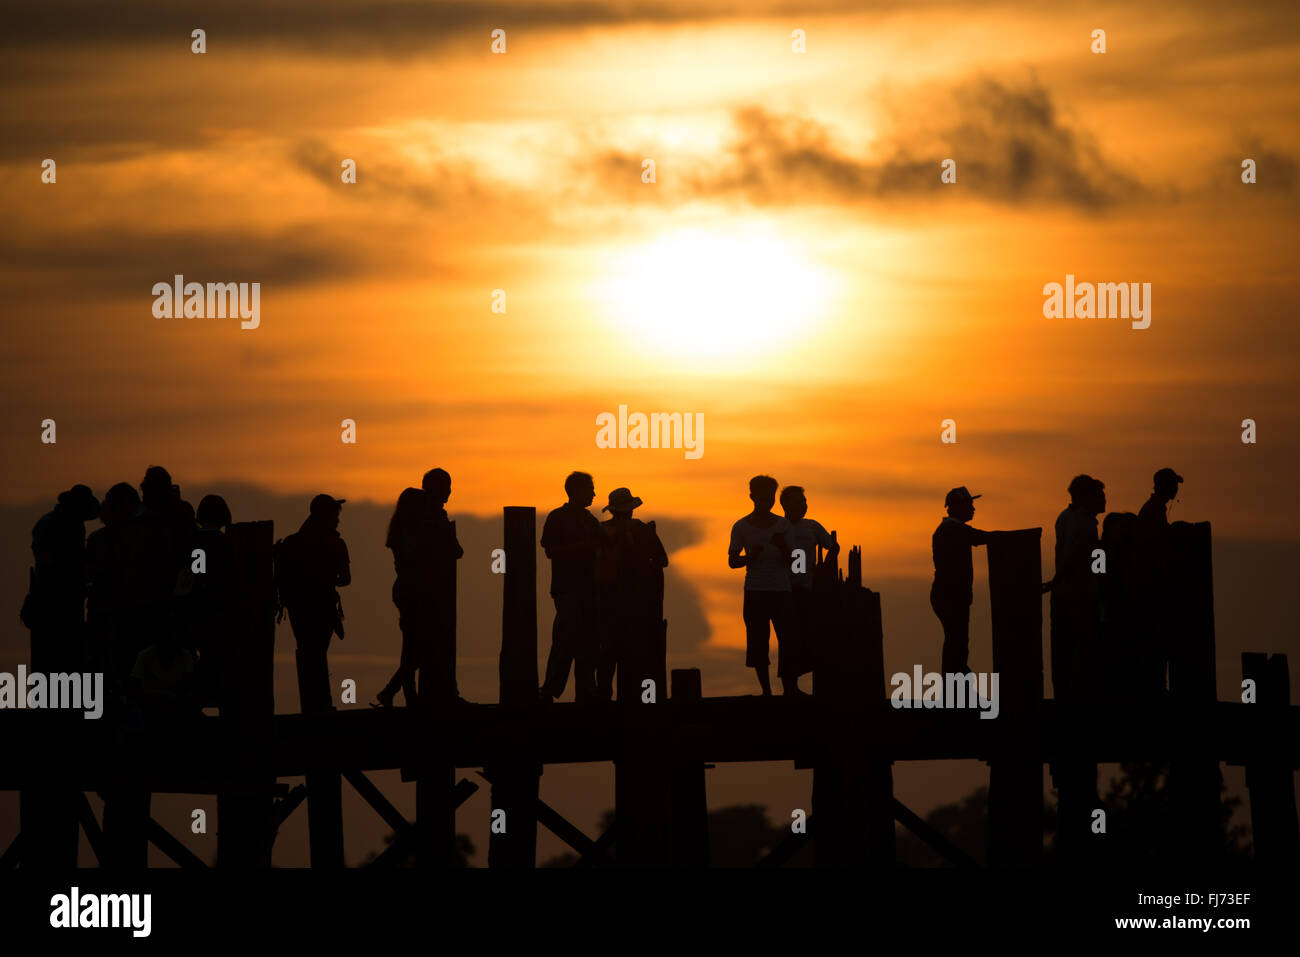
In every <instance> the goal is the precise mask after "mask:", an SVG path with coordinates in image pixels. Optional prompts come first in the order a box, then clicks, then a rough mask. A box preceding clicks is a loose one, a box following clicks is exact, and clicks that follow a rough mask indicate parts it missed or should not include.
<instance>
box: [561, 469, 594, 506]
mask: <svg viewBox="0 0 1300 957" xmlns="http://www.w3.org/2000/svg"><path fill="white" fill-rule="evenodd" d="M564 492H565V494H566V495H568V496H569V504H570V505H577V506H579V507H580V508H587V507H588V506H590V505H591V503H592V502H594V501H595V500H596V480H595V479H593V478H592V477H591V476H590V475H588V474H587V473H586V472H570V473H569V477H568V478H566V479H565V480H564Z"/></svg>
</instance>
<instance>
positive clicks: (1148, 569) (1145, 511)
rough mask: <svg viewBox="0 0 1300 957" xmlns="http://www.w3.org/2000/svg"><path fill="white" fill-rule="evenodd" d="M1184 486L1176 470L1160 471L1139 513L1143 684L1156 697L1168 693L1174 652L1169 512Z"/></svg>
mask: <svg viewBox="0 0 1300 957" xmlns="http://www.w3.org/2000/svg"><path fill="white" fill-rule="evenodd" d="M1182 482H1183V477H1182V476H1181V475H1179V474H1178V473H1177V472H1175V471H1174V470H1173V469H1170V468H1163V469H1160V470H1159V471H1158V472H1156V474H1155V475H1154V476H1152V486H1153V487H1152V492H1151V497H1150V498H1148V499H1147V500H1146V503H1145V504H1144V505H1143V506H1142V509H1141V510H1140V511H1139V512H1138V520H1137V532H1136V537H1137V541H1136V549H1137V561H1138V580H1137V590H1138V595H1137V598H1136V601H1137V604H1138V615H1139V618H1140V620H1141V623H1142V625H1141V627H1142V634H1143V637H1144V639H1145V645H1146V649H1145V650H1146V653H1147V654H1146V659H1147V660H1146V667H1145V668H1144V669H1143V682H1142V683H1143V687H1144V688H1145V689H1146V690H1147V692H1148V693H1149V694H1152V695H1159V694H1162V693H1163V692H1164V691H1165V689H1166V683H1165V682H1166V677H1167V674H1168V671H1169V659H1170V655H1171V653H1172V652H1173V648H1172V647H1171V639H1172V638H1173V636H1172V635H1171V634H1170V630H1169V627H1168V619H1169V615H1168V610H1169V609H1168V603H1169V600H1170V597H1169V596H1170V587H1171V585H1172V580H1171V575H1172V572H1171V569H1172V567H1173V563H1174V556H1173V555H1171V554H1170V544H1169V515H1168V508H1169V503H1170V502H1172V501H1173V500H1174V499H1175V498H1177V497H1178V491H1179V489H1178V486H1179V485H1181V484H1182Z"/></svg>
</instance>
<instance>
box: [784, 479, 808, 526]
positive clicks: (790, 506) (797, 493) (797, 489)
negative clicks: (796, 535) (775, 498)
mask: <svg viewBox="0 0 1300 957" xmlns="http://www.w3.org/2000/svg"><path fill="white" fill-rule="evenodd" d="M781 509H782V511H784V512H785V517H786V518H787V519H789V520H790V521H792V522H797V521H799V520H800V519H801V518H803V517H804V516H805V515H807V514H808V497H807V496H806V495H805V494H804V491H803V486H802V485H787V486H786V487H785V488H783V489H781Z"/></svg>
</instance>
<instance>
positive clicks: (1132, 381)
mask: <svg viewBox="0 0 1300 957" xmlns="http://www.w3.org/2000/svg"><path fill="white" fill-rule="evenodd" d="M863 6H864V5H861V4H847V3H846V4H838V3H820V4H816V3H814V4H787V5H781V4H772V5H763V4H744V5H740V4H736V5H731V4H723V5H710V4H707V3H704V4H701V3H695V2H692V3H681V4H674V3H649V2H647V3H601V2H595V3H582V4H578V3H531V4H526V5H525V4H520V5H510V4H505V5H502V4H496V5H482V4H465V5H452V6H445V5H443V6H435V5H432V4H427V3H418V2H409V3H408V2H397V3H389V4H385V5H381V6H376V7H374V8H372V9H370V10H369V11H367V9H366V8H364V6H355V5H351V4H348V5H344V4H342V3H341V2H337V0H325V2H311V3H305V2H304V3H295V4H289V3H278V4H275V5H274V6H273V7H271V8H266V7H264V5H263V4H260V3H254V2H251V0H239V2H232V3H223V4H221V5H220V6H215V5H214V6H211V7H207V8H205V7H202V6H201V7H195V8H192V9H190V8H187V9H182V8H179V7H176V6H175V5H172V4H163V3H132V4H129V5H128V4H103V3H98V2H69V3H49V4H42V5H29V6H27V7H25V8H23V9H21V10H18V11H15V12H14V13H13V14H12V16H11V17H10V18H9V19H10V22H9V23H8V24H7V26H6V30H5V31H4V34H3V36H2V37H0V45H3V46H4V51H3V55H4V58H5V60H6V62H7V64H8V66H9V69H8V70H6V71H5V74H4V78H3V81H2V82H3V85H4V94H5V100H6V104H7V109H6V113H5V120H4V126H5V135H4V136H3V137H2V138H0V160H2V161H3V163H4V167H5V174H6V175H5V185H4V189H3V192H2V194H0V202H2V203H3V210H4V215H5V219H6V221H7V228H6V229H5V230H4V235H3V238H2V239H0V242H2V243H3V245H4V247H5V248H4V255H3V258H2V260H0V293H2V294H3V296H4V298H5V301H6V304H7V309H6V312H7V315H8V329H9V339H8V345H7V347H6V349H5V350H4V352H3V358H2V360H0V361H3V389H4V392H5V408H6V410H7V415H6V416H5V417H4V424H3V430H2V432H0V453H2V454H3V456H4V459H5V461H6V462H7V463H8V464H9V468H8V469H6V473H5V479H4V481H3V486H2V487H0V495H3V497H4V499H5V501H7V502H9V503H14V504H18V503H29V502H47V501H50V500H52V497H53V495H54V493H55V492H57V491H58V490H59V489H61V488H65V487H67V486H68V485H70V484H72V483H73V482H76V481H86V482H88V483H90V484H92V486H94V487H95V489H96V491H97V492H100V493H102V491H103V490H104V488H106V487H107V485H108V484H110V483H111V482H114V481H118V480H121V479H123V478H125V479H129V480H131V481H138V480H139V476H140V475H141V474H142V472H143V469H144V466H145V465H147V464H149V463H151V462H155V461H157V462H162V463H163V464H165V465H166V466H167V467H168V468H169V469H170V470H171V471H172V473H173V475H174V476H175V478H176V480H177V481H179V482H180V483H181V484H182V486H183V487H184V488H185V489H186V492H187V495H188V496H189V497H191V498H192V499H193V500H195V501H197V498H198V497H199V496H200V495H201V494H202V493H203V492H206V491H209V490H215V489H218V488H220V487H221V486H222V484H223V483H227V482H242V483H249V484H254V485H257V486H260V487H263V488H265V489H267V490H269V491H271V492H276V493H309V492H315V491H317V490H320V489H327V490H329V491H331V492H333V493H334V494H336V495H340V496H344V497H347V498H348V499H350V500H354V501H355V500H370V501H373V502H375V503H380V504H384V505H387V504H388V503H391V502H392V501H393V500H394V499H395V497H396V495H397V493H398V492H399V491H400V490H401V489H402V488H403V487H404V486H406V485H408V484H414V483H416V482H417V481H418V478H419V476H420V474H421V473H422V472H423V471H424V470H425V469H427V468H429V467H430V466H433V465H441V466H443V467H446V468H447V469H448V470H449V471H450V472H451V473H452V475H453V477H454V492H453V499H452V502H451V508H452V511H453V513H457V514H462V515H465V514H474V515H480V516H484V517H491V516H496V515H499V514H500V513H499V509H500V507H501V506H503V505H509V504H534V505H537V506H538V507H539V508H544V509H545V508H551V507H554V506H555V505H558V504H559V503H560V502H561V501H562V498H563V493H562V489H561V483H562V480H563V478H564V475H565V474H566V473H567V472H568V471H569V470H571V469H574V468H581V469H584V470H588V471H591V472H592V473H594V475H595V477H596V485H597V494H598V498H597V507H599V506H600V505H603V504H604V501H605V495H606V494H607V493H608V492H609V490H610V489H612V488H613V487H615V486H619V485H627V486H630V487H631V488H632V490H633V491H634V492H635V493H636V494H637V495H639V496H641V497H642V498H643V499H645V502H646V505H645V508H644V509H643V512H642V514H644V516H645V517H647V518H655V517H659V518H669V517H671V518H674V519H678V520H682V521H686V522H690V523H693V524H694V525H695V526H696V527H697V528H698V529H699V532H700V536H699V539H698V541H697V542H696V543H695V544H694V545H692V546H690V547H688V548H685V549H683V550H681V551H680V553H679V554H677V555H676V556H675V562H676V567H677V568H679V570H681V571H682V573H683V574H685V575H687V576H689V577H690V579H691V580H692V581H693V583H694V584H695V585H696V587H698V588H699V589H701V590H702V594H703V595H704V600H705V608H706V612H707V615H708V619H709V623H710V626H711V631H712V634H711V638H710V641H711V642H712V643H713V644H714V645H715V646H717V647H739V646H741V645H742V644H743V636H742V633H741V629H740V627H739V626H740V622H739V590H740V580H739V575H738V573H734V572H731V571H730V570H728V569H727V567H726V565H725V561H724V552H725V548H726V535H727V530H728V528H729V526H730V524H731V522H732V521H734V520H735V519H736V518H737V517H739V516H740V515H741V514H743V513H744V512H745V511H746V510H747V509H748V504H749V503H748V501H747V498H746V481H747V479H748V478H749V477H750V476H751V475H753V474H755V473H757V472H768V473H771V474H772V475H774V476H776V477H777V478H778V480H780V481H781V482H782V483H783V484H785V483H795V484H801V485H804V486H805V487H806V488H807V489H808V494H809V498H810V501H811V512H810V514H811V515H812V516H813V517H816V518H819V519H820V520H821V521H822V522H823V523H824V524H826V525H827V526H828V527H834V528H836V529H838V531H839V534H840V539H841V541H843V542H845V543H850V544H851V543H859V544H861V545H862V547H863V549H864V568H865V577H866V578H867V580H868V584H870V583H871V582H872V581H873V580H877V579H882V578H885V577H888V576H897V575H912V576H924V575H926V574H928V572H929V568H930V565H929V562H930V556H929V535H930V532H931V530H932V529H933V526H934V524H935V523H936V522H937V521H938V519H939V518H940V517H941V515H942V501H943V493H944V492H945V491H946V490H947V489H948V488H949V487H951V486H954V485H967V486H969V487H970V488H971V489H972V490H973V491H976V492H982V493H984V496H985V497H984V498H983V499H981V500H980V502H979V507H980V508H979V514H978V516H977V519H976V524H980V525H983V526H984V527H997V528H1016V527H1028V526H1034V525H1040V526H1044V527H1045V528H1047V529H1049V531H1048V533H1047V535H1046V536H1045V538H1044V549H1045V552H1046V554H1047V555H1048V556H1049V562H1050V549H1051V534H1050V527H1051V524H1052V521H1053V519H1054V517H1055V515H1056V513H1057V512H1058V511H1059V510H1060V509H1061V508H1062V507H1063V506H1064V505H1065V504H1066V502H1067V496H1066V493H1065V486H1066V484H1067V483H1068V481H1069V479H1070V477H1071V476H1072V475H1073V474H1075V473H1076V472H1080V471H1088V472H1090V473H1092V474H1095V475H1097V476H1099V477H1101V478H1102V479H1103V480H1104V481H1105V482H1106V483H1107V488H1108V492H1109V497H1110V503H1111V508H1112V509H1122V510H1132V511H1136V510H1137V508H1138V507H1139V506H1140V505H1141V503H1142V501H1143V499H1144V498H1145V495H1146V494H1147V493H1148V491H1149V488H1150V477H1151V474H1152V472H1153V471H1155V469H1156V468H1158V467H1160V466H1164V465H1173V466H1174V467H1176V468H1177V469H1178V470H1179V471H1180V472H1181V473H1182V474H1183V475H1184V476H1186V478H1187V483H1186V485H1185V486H1184V488H1183V494H1182V498H1181V501H1180V502H1179V503H1177V504H1176V505H1175V507H1174V510H1173V513H1172V517H1173V518H1175V519H1177V518H1187V519H1193V520H1201V519H1208V520H1210V521H1212V522H1213V523H1214V527H1215V534H1216V539H1217V538H1232V539H1248V540H1268V541H1273V542H1294V541H1297V540H1300V517H1298V516H1297V513H1296V512H1295V511H1294V510H1293V509H1290V508H1288V507H1286V505H1287V504H1288V503H1289V501H1290V499H1291V498H1292V496H1293V494H1294V493H1293V490H1294V487H1295V474H1294V469H1295V468H1296V466H1297V465H1300V454H1298V452H1300V448H1298V441H1300V431H1298V429H1297V412H1296V409H1297V406H1298V403H1297V397H1298V395H1297V393H1298V392H1300V389H1297V385H1296V372H1297V341H1298V340H1300V331H1298V330H1297V328H1296V323H1295V320H1296V302H1297V294H1298V293H1300V284H1298V283H1297V279H1296V273H1295V265H1296V262H1297V257H1296V252H1295V235H1296V233H1295V224H1296V213H1297V207H1298V204H1300V198H1298V194H1297V170H1296V160H1295V157H1296V156H1297V154H1300V141H1298V140H1300V135H1298V134H1297V128H1296V125H1295V118H1296V116H1297V115H1300V82H1297V81H1298V80H1300V76H1298V74H1300V58H1298V57H1297V56H1296V53H1297V45H1298V43H1300V40H1298V35H1297V31H1296V29H1295V26H1296V23H1295V19H1296V14H1295V12H1294V8H1293V5H1291V4H1288V3H1268V2H1266V3H1256V4H1250V5H1246V6H1232V7H1228V6H1224V5H1220V4H1209V3H1203V4H1202V3H1181V4H1172V3H1171V4H1158V5H1156V6H1155V7H1154V8H1148V9H1145V10H1143V11H1141V12H1137V11H1130V10H1129V9H1128V5H1126V4H1110V5H1107V4H1073V3H1064V4H1055V3H1054V4H1050V5H1043V6H1040V5H1020V4H997V3H988V4H972V3H961V4H949V3H884V4H873V5H870V9H866V10H864V9H862V7H863ZM1153 9H1154V11H1158V12H1153ZM742 11H743V12H742ZM196 27H201V28H203V29H205V30H206V32H207V38H206V39H207V52H206V53H205V54H203V55H196V54H194V53H192V52H191V49H190V44H191V39H190V31H191V30H192V29H194V28H196ZM497 28H500V29H504V30H505V31H506V39H507V52H506V53H505V54H504V55H494V54H493V53H491V36H490V34H491V31H492V30H493V29H497ZM1097 28H1102V29H1104V30H1105V31H1106V37H1107V52H1106V53H1105V54H1104V55H1098V54H1094V53H1092V52H1090V45H1091V42H1092V41H1091V32H1092V30H1093V29H1097ZM797 29H798V30H803V31H805V33H806V44H807V46H806V49H807V52H806V53H802V54H797V53H793V52H792V49H791V43H792V40H791V35H792V31H794V30H797ZM47 157H49V158H53V159H55V160H56V162H57V183H55V184H53V185H50V184H44V183H42V182H41V161H42V160H43V159H44V158H47ZM1246 157H1250V158H1253V159H1255V160H1256V162H1257V164H1258V183H1257V184H1256V185H1244V184H1243V183H1242V182H1241V179H1240V165H1241V160H1242V159H1243V158H1246ZM345 158H351V159H354V160H355V161H356V164H357V182H356V184H355V185H347V184H343V183H342V182H341V181H340V171H341V165H340V164H341V162H342V160H343V159H345ZM647 158H649V159H653V160H654V161H655V163H656V166H657V169H656V173H657V181H656V182H655V183H654V184H645V183H643V182H642V178H641V169H642V160H643V159H647ZM945 158H952V159H955V160H956V161H957V174H958V180H957V183H956V184H953V185H942V184H941V183H940V177H939V174H940V163H941V161H942V160H943V159H945ZM176 273H180V274H183V275H184V276H185V277H186V279H187V280H192V281H199V282H207V281H223V282H228V281H233V282H253V281H256V282H260V283H261V284H262V285H261V325H260V328H258V329H255V330H241V329H240V328H239V325H238V322H237V321H234V320H203V319H171V320H168V319H156V318H154V317H153V315H152V312H151V306H152V303H153V297H152V295H151V292H150V290H151V287H152V285H153V284H154V283H155V282H159V281H164V282H170V281H171V278H172V276H173V275H174V274H176ZM1066 273H1073V274H1074V275H1075V276H1076V277H1077V278H1078V279H1079V280H1080V281H1097V282H1108V281H1117V282H1149V283H1151V284H1152V287H1153V293H1152V307H1153V314H1152V323H1151V327H1150V328H1149V329H1146V330H1142V331H1137V330H1133V329H1131V328H1130V327H1129V324H1128V323H1127V322H1125V321H1123V320H1118V319H1070V320H1067V319H1046V318H1044V316H1043V314H1042V303H1043V292H1042V288H1043V285H1044V284H1045V283H1048V282H1062V281H1063V280H1064V277H1065V275H1066ZM494 289H503V290H505V292H506V296H507V311H506V313H505V314H494V313H493V312H492V310H491V301H492V299H491V297H492V291H493V290H494ZM619 405H626V406H628V408H629V409H630V410H633V411H643V412H660V411H662V412H667V411H677V412H683V413H702V414H703V417H704V422H705V430H704V446H703V449H704V454H703V456H702V457H701V458H699V459H696V460H690V459H687V458H686V457H685V456H684V455H683V453H682V451H681V450H672V449H656V450H605V449H598V448H596V445H595V442H594V437H595V431H596V430H595V418H596V416H597V415H598V414H599V413H601V412H605V411H616V410H617V409H618V406H619ZM47 417H49V418H54V419H55V420H56V422H57V428H58V433H57V434H58V442H57V445H53V446H49V445H42V444H41V442H40V422H41V420H42V419H44V418H47ZM1247 417H1250V418H1254V419H1255V420H1256V421H1257V423H1258V435H1259V441H1258V444H1257V445H1243V444H1242V442H1241V440H1240V433H1241V427H1240V423H1241V420H1242V419H1243V418H1247ZM344 418H352V419H355V421H356V423H357V435H358V441H357V443H356V444H355V445H345V444H343V443H342V442H341V441H340V422H341V421H342V420H343V419H344ZM946 418H952V419H954V420H955V421H956V423H957V430H958V442H957V444H956V445H944V444H941V443H940V441H939V436H940V423H941V421H942V420H943V419H946ZM240 517H254V516H240ZM344 531H345V533H346V531H347V528H346V517H345V526H344ZM469 560H475V561H482V562H484V563H486V562H487V561H488V557H487V555H471V556H468V557H467V561H469ZM1048 569H1050V564H1049V565H1048ZM1045 570H1047V569H1045ZM543 574H545V572H543Z"/></svg>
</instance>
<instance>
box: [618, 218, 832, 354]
mask: <svg viewBox="0 0 1300 957" xmlns="http://www.w3.org/2000/svg"><path fill="white" fill-rule="evenodd" d="M605 276H606V278H604V279H601V280H600V281H599V282H598V285H597V290H596V294H597V298H598V299H599V301H600V305H599V307H598V308H599V309H600V311H601V315H603V316H605V317H607V318H608V320H609V321H611V322H614V323H617V324H618V325H620V326H621V327H622V328H623V329H625V330H626V331H627V332H628V333H629V334H630V335H631V336H632V337H633V338H634V339H635V340H636V342H637V343H638V345H640V346H643V347H646V348H648V349H650V350H652V351H655V352H662V353H670V354H672V355H674V356H676V357H678V358H681V359H687V360H689V359H692V358H700V359H707V360H709V361H710V362H711V363H714V364H716V363H718V361H719V360H721V361H722V362H723V363H724V364H725V361H726V359H727V357H729V356H732V357H737V358H743V357H747V356H751V355H753V354H754V353H756V352H759V351H762V350H765V349H769V348H771V347H772V346H775V345H779V344H782V343H784V342H795V341H798V340H800V339H802V338H804V337H805V336H806V335H807V334H808V333H809V332H810V331H812V330H814V329H816V328H817V327H818V326H819V325H820V324H821V323H822V322H823V321H824V320H825V319H826V317H827V312H828V306H829V304H830V302H831V299H832V298H833V293H834V289H835V285H836V284H835V281H834V278H833V275H832V274H831V273H830V271H829V270H827V269H825V268H824V267H822V266H820V265H818V264H817V263H816V262H815V261H813V260H812V259H811V258H810V257H809V256H808V255H806V254H805V252H804V251H803V250H802V249H801V248H800V247H799V246H798V245H797V244H796V243H794V242H792V241H790V240H788V239H786V238H785V237H783V236H782V235H781V234H780V232H779V231H778V230H777V229H776V228H775V227H774V226H772V225H771V224H769V223H757V224H746V225H744V226H741V227H728V228H701V227H686V228H681V229H676V230H673V231H671V232H667V233H663V234H661V235H659V236H657V237H656V238H655V239H653V240H651V241H650V242H648V243H645V244H643V245H639V246H633V247H631V248H628V249H625V250H623V251H621V252H620V253H618V254H617V255H616V256H615V257H614V260H613V262H612V263H611V264H610V267H609V269H608V270H607V272H606V274H605Z"/></svg>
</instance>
